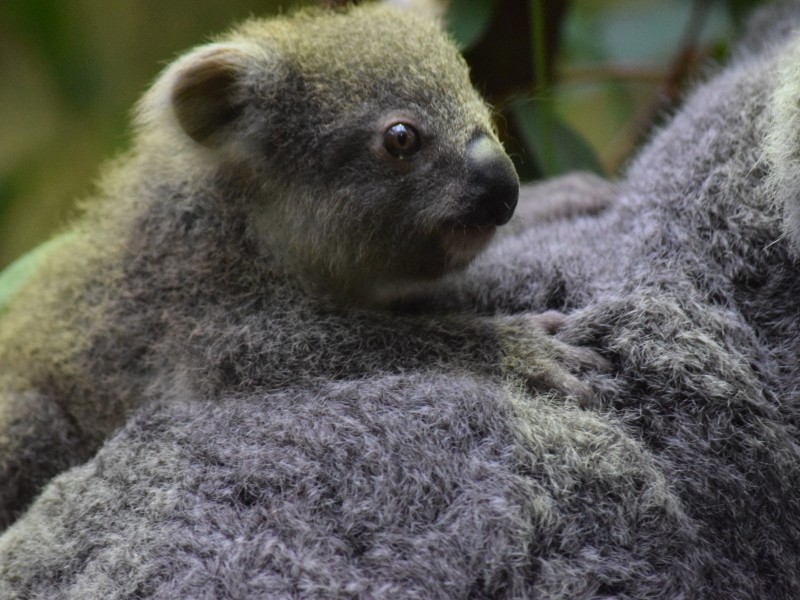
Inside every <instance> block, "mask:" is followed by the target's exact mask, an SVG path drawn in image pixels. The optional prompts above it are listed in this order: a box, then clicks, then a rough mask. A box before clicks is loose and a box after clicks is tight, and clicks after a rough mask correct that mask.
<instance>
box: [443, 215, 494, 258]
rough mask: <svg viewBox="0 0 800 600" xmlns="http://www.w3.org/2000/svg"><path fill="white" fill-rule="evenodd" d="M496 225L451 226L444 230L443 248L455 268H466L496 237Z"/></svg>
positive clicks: (457, 224) (456, 224) (455, 224)
mask: <svg viewBox="0 0 800 600" xmlns="http://www.w3.org/2000/svg"><path fill="white" fill-rule="evenodd" d="M496 229H497V227H496V226H494V225H483V226H478V225H462V224H460V223H454V224H451V225H449V226H447V227H445V228H443V230H442V247H443V249H444V251H445V252H446V254H447V258H448V261H449V262H450V264H451V265H452V266H453V267H455V268H460V267H464V266H466V265H467V264H469V262H470V261H471V260H472V259H473V258H475V257H476V256H477V255H478V254H479V253H480V252H481V251H482V250H483V249H484V248H485V247H486V246H487V244H488V243H489V242H490V241H491V239H492V237H493V236H494V233H495V230H496Z"/></svg>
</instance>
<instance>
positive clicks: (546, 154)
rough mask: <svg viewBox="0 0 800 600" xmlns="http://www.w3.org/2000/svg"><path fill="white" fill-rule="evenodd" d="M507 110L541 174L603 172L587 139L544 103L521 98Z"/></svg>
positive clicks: (551, 175)
mask: <svg viewBox="0 0 800 600" xmlns="http://www.w3.org/2000/svg"><path fill="white" fill-rule="evenodd" d="M508 111H509V113H510V116H511V119H512V120H513V122H514V124H515V125H516V128H517V131H518V132H519V134H520V135H521V136H522V142H523V144H524V146H525V150H526V151H527V153H528V155H529V156H531V157H533V159H534V160H535V161H536V163H537V165H538V166H539V170H540V171H541V173H542V175H544V176H545V177H553V176H555V175H560V174H563V173H567V172H569V171H577V170H582V171H594V172H595V173H601V174H602V172H603V170H602V167H601V166H600V162H599V161H598V160H597V156H595V153H594V152H593V151H592V149H591V148H590V147H589V145H588V144H587V143H586V141H585V140H584V139H583V138H582V137H581V136H580V135H578V134H577V133H576V132H575V131H574V130H573V129H572V128H571V127H570V126H569V125H567V124H566V123H565V122H564V121H563V120H561V119H560V118H558V116H557V115H556V114H554V113H553V111H552V110H551V109H550V108H549V107H548V106H547V105H546V104H544V103H543V102H533V101H531V100H529V99H526V98H521V99H518V100H515V101H513V102H512V103H511V104H510V105H509V107H508Z"/></svg>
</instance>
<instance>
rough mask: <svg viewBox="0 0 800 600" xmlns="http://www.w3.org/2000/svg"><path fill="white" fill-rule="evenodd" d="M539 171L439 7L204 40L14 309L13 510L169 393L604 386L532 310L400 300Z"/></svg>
mask: <svg viewBox="0 0 800 600" xmlns="http://www.w3.org/2000/svg"><path fill="white" fill-rule="evenodd" d="M517 192H518V180H517V176H516V174H515V172H514V170H513V167H512V165H511V162H510V160H509V158H508V157H507V156H506V154H505V152H504V151H503V149H502V147H501V146H500V144H499V142H498V141H497V138H496V136H495V134H494V131H493V129H492V124H491V121H490V115H489V111H488V109H487V107H486V106H485V104H484V103H483V101H482V100H481V99H480V97H479V96H478V94H477V93H476V92H475V91H474V89H473V88H472V86H471V85H470V82H469V76H468V72H467V68H466V66H465V63H464V61H463V60H462V59H461V57H460V56H459V55H458V52H457V50H456V49H455V47H454V46H453V44H452V43H451V42H450V41H449V40H448V39H447V38H446V36H445V35H444V34H443V33H442V32H441V31H440V30H439V29H438V27H437V26H436V25H435V24H433V23H430V22H427V21H425V20H422V19H417V18H414V17H411V16H409V15H407V14H404V13H399V12H396V11H394V10H392V9H389V8H387V7H383V6H379V5H373V6H363V7H351V8H348V9H345V10H342V11H337V12H324V11H309V12H300V13H297V14H295V15H293V16H290V17H281V18H276V19H273V20H266V21H252V22H250V23H247V24H245V25H243V26H242V27H240V28H239V29H236V30H234V31H233V32H231V33H230V34H228V35H227V36H225V37H223V38H220V39H219V40H218V41H217V42H215V43H212V44H209V45H206V46H202V47H199V48H197V49H196V50H194V51H191V52H189V53H188V54H186V55H185V56H183V57H182V58H180V59H179V60H177V61H176V62H175V63H174V64H173V65H171V66H170V67H169V68H168V69H167V70H166V71H165V72H164V74H163V75H162V76H161V77H160V78H159V79H158V81H157V82H156V84H155V85H154V86H153V88H152V89H151V90H150V91H149V92H148V94H147V95H146V96H145V98H144V99H143V101H142V102H141V104H140V106H139V110H138V113H137V127H136V132H135V138H134V144H133V149H132V150H131V152H130V153H129V154H128V155H127V156H124V157H123V158H122V159H121V160H120V161H118V163H117V164H116V165H115V166H114V167H113V168H112V169H111V170H109V171H108V172H107V173H106V175H105V177H104V178H103V180H102V182H101V184H100V191H99V194H98V196H99V197H98V198H97V199H96V200H95V201H93V202H92V203H90V204H89V205H88V208H87V214H86V216H85V217H84V218H82V219H81V220H79V221H78V222H77V223H76V224H75V225H73V227H72V228H71V229H70V230H69V231H68V232H67V233H65V234H64V236H63V238H62V241H61V243H60V246H57V247H56V251H54V252H51V253H50V255H49V256H48V257H47V258H46V259H45V260H44V261H43V263H42V265H41V267H40V268H39V269H38V270H37V272H36V273H35V274H34V275H33V276H32V277H31V279H30V281H29V282H28V283H27V285H26V286H25V287H24V288H23V289H21V290H20V291H19V293H18V294H17V295H16V296H15V297H14V298H13V299H12V301H11V304H10V306H9V307H8V309H7V310H6V311H5V312H4V313H3V315H2V317H1V319H2V320H0V365H2V366H1V367H0V482H2V485H1V486H0V525H2V524H4V523H7V522H9V521H10V520H11V519H13V517H14V515H15V514H16V512H17V511H18V510H19V509H20V508H21V507H23V506H24V505H25V503H26V502H28V500H29V499H30V498H31V496H32V495H33V494H34V493H35V492H36V490H37V489H38V487H39V486H40V485H41V484H42V483H43V482H45V481H46V480H47V479H48V478H49V477H51V476H52V475H53V474H54V473H56V472H58V471H60V470H62V469H63V468H65V467H67V466H69V465H72V464H76V463H78V462H82V461H83V460H85V459H86V458H87V457H89V456H91V454H92V453H93V452H94V451H95V449H96V448H97V447H98V445H99V444H100V443H101V441H102V440H103V439H104V438H105V437H106V436H107V435H108V434H109V432H111V431H112V430H113V429H115V428H116V427H118V426H119V425H120V424H121V423H122V422H123V421H124V419H125V416H126V415H127V413H128V412H129V411H130V410H131V409H133V408H135V407H137V406H140V405H141V404H143V403H145V402H146V401H147V400H148V399H151V398H157V399H163V398H168V397H173V396H175V395H178V396H180V397H192V398H196V399H198V400H200V399H213V398H216V397H220V396H221V395H223V394H225V395H230V394H233V395H237V394H248V395H250V394H253V393H257V392H259V391H264V390H275V389H281V388H283V387H285V386H287V385H292V386H294V385H303V384H306V383H308V382H313V381H316V380H330V379H340V380H341V379H348V378H363V377H366V376H369V375H374V374H391V373H404V372H408V371H429V370H434V371H436V370H445V371H447V372H452V371H453V370H467V371H472V372H475V373H480V374H484V375H488V376H490V377H493V378H498V377H502V376H503V375H504V374H505V373H507V372H514V373H518V374H520V375H521V376H522V378H523V379H524V380H526V381H527V382H528V383H531V384H533V386H534V387H541V388H544V389H547V390H549V389H552V388H555V389H558V390H561V391H564V392H565V393H566V394H568V395H580V394H583V393H585V391H586V389H585V388H584V387H583V386H582V385H581V384H580V383H579V382H578V381H577V380H576V379H575V378H574V377H573V376H572V375H570V374H569V373H568V372H567V371H565V370H563V369H561V368H559V367H556V365H555V363H554V362H553V361H552V360H551V358H552V357H553V356H555V355H561V354H564V352H565V353H566V354H564V356H566V355H568V354H570V351H569V350H567V349H566V347H562V346H560V345H558V344H556V342H554V341H552V340H551V339H550V338H548V337H547V336H546V335H545V334H544V333H540V332H538V331H536V327H535V323H533V322H532V321H530V320H525V319H523V320H516V321H514V322H513V323H511V322H510V321H508V320H503V319H487V318H482V319H481V318H477V317H474V316H473V317H471V318H469V317H459V318H438V317H437V318H432V317H431V318H426V317H413V316H404V315H400V314H392V313H390V312H388V311H387V310H383V309H382V308H383V306H382V305H385V304H387V303H390V302H392V300H393V299H395V298H397V297H402V296H403V295H404V294H406V293H409V290H414V289H415V288H417V287H419V286H423V285H425V284H427V283H429V282H431V281H432V280H435V279H436V278H438V277H439V276H440V275H442V274H444V273H446V272H450V271H453V270H458V269H460V268H462V267H464V266H465V265H466V264H467V263H469V262H470V261H471V260H472V258H473V257H474V256H475V255H476V254H477V253H478V252H479V251H480V250H481V249H482V248H483V247H484V246H485V245H486V244H487V243H488V241H489V240H490V238H491V237H492V234H493V233H494V231H495V229H496V227H498V226H500V225H502V224H504V223H505V222H507V221H508V220H509V219H510V218H511V215H512V213H513V210H514V207H515V204H516V200H517ZM532 324H533V325H534V327H531V325H532ZM510 325H519V326H510ZM562 351H563V352H562ZM572 357H573V358H575V359H576V360H577V362H579V363H580V362H582V360H583V359H582V355H580V354H573V355H572Z"/></svg>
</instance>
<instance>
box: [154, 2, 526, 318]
mask: <svg viewBox="0 0 800 600" xmlns="http://www.w3.org/2000/svg"><path fill="white" fill-rule="evenodd" d="M143 107H144V113H145V119H144V120H148V119H149V120H151V121H152V120H153V114H155V113H163V115H167V120H168V123H167V124H164V123H163V121H162V125H161V126H168V127H172V128H173V130H174V131H176V132H177V135H174V136H172V137H173V138H176V141H175V142H174V143H176V144H177V146H180V148H178V147H177V146H176V149H175V150H174V152H175V153H186V152H189V153H193V154H196V155H198V156H204V157H205V159H199V160H206V163H205V164H206V165H208V164H211V165H214V166H216V168H217V170H218V171H219V170H223V171H225V170H227V171H228V172H231V173H233V172H235V173H236V174H237V175H236V176H237V177H238V178H239V180H238V182H237V183H235V184H233V185H232V184H231V182H230V181H228V183H227V184H226V189H227V191H226V192H225V195H226V196H233V197H234V198H233V199H230V198H229V200H230V201H240V202H241V201H243V202H244V203H245V205H246V207H247V210H248V211H249V212H248V214H249V215H250V216H249V217H248V218H250V220H251V222H252V225H253V227H252V232H253V233H254V235H255V236H256V238H257V240H258V243H259V244H260V245H261V247H262V249H263V251H264V253H265V254H269V256H271V257H276V258H278V259H279V260H281V261H282V262H283V263H284V264H285V265H286V266H287V267H289V268H291V269H294V270H295V272H297V273H298V275H300V277H301V278H302V279H304V280H305V281H308V282H311V283H313V284H314V285H316V286H318V287H321V288H323V289H325V290H327V291H328V292H333V293H334V294H336V295H338V296H340V297H345V298H347V299H355V300H361V301H364V302H374V301H376V298H378V297H381V296H382V295H385V293H386V292H385V290H386V289H402V287H403V286H404V285H405V284H413V283H415V282H419V281H423V280H430V279H433V278H436V277H438V276H440V275H442V274H444V273H446V272H448V271H451V270H454V269H459V268H462V267H464V266H465V265H466V264H468V263H469V262H470V260H471V259H472V258H473V257H474V256H475V255H476V254H477V253H478V252H480V251H481V250H482V249H483V248H484V247H485V246H486V244H487V243H488V241H489V239H490V238H491V236H492V234H493V232H494V231H495V228H496V227H497V226H499V225H503V224H504V223H506V222H507V221H508V220H509V219H510V218H511V215H512V213H513V211H514V208H515V205H516V202H517V194H518V190H519V180H518V178H517V175H516V173H515V171H514V168H513V165H512V163H511V161H510V159H509V158H508V156H507V155H506V153H505V152H504V150H503V148H502V146H501V145H500V143H499V142H498V140H497V137H496V135H495V133H494V130H493V126H492V123H491V120H490V114H489V111H488V109H487V107H486V105H485V104H484V102H483V101H482V100H481V98H480V97H479V95H478V94H477V93H476V92H475V90H474V89H473V87H472V85H471V84H470V80H469V73H468V69H467V66H466V64H465V62H464V61H463V59H462V58H461V56H460V55H459V53H458V51H457V49H456V48H455V47H454V45H453V44H452V43H451V41H450V40H449V39H448V38H447V36H446V35H445V34H444V33H443V32H442V31H441V30H440V28H439V27H438V26H437V24H435V23H433V22H431V21H429V20H425V19H421V18H417V17H414V16H412V15H410V14H407V13H404V12H400V11H397V10H396V9H392V8H389V7H386V6H382V5H365V6H358V7H349V8H347V9H344V10H341V11H305V12H299V13H297V14H295V15H293V16H289V17H279V18H276V19H270V20H263V21H251V22H249V23H246V24H245V25H244V26H242V27H240V28H239V29H236V30H234V31H233V32H232V33H231V34H229V35H228V36H226V37H224V38H222V39H220V40H219V41H218V42H216V43H213V44H209V45H207V46H203V47H200V48H198V49H195V50H194V51H192V52H190V53H189V54H187V55H186V56H184V57H182V58H181V59H179V60H178V61H177V62H176V63H175V64H174V65H172V66H171V67H170V68H169V69H168V70H167V71H166V73H165V74H164V75H163V76H162V77H161V79H160V81H159V82H158V83H157V84H156V86H155V87H154V89H153V91H151V93H150V95H149V97H146V99H145V101H144V104H143ZM162 137H163V136H162ZM209 160H210V161H211V163H208V162H207V161H209ZM218 175H219V173H218ZM217 180H220V178H219V177H217ZM233 188H239V189H236V190H234V189H233ZM234 191H235V192H236V193H233V192H234ZM223 199H224V198H223Z"/></svg>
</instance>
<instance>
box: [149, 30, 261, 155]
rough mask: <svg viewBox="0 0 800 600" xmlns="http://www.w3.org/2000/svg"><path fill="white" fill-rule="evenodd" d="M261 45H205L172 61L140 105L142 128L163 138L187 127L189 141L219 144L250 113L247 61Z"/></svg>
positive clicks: (250, 59) (216, 146)
mask: <svg viewBox="0 0 800 600" xmlns="http://www.w3.org/2000/svg"><path fill="white" fill-rule="evenodd" d="M257 52H258V51H257V49H256V48H249V47H247V45H246V44H243V43H238V42H236V43H234V42H219V43H212V44H206V45H204V46H200V47H198V48H196V49H195V50H193V51H192V52H189V53H188V54H186V55H185V56H182V57H181V58H179V59H178V60H177V61H175V62H174V63H173V64H171V65H170V66H169V67H168V68H167V69H166V70H165V71H164V72H163V73H162V74H161V76H160V77H159V78H158V80H157V81H156V83H155V84H154V85H153V87H152V88H151V89H150V90H149V91H148V92H147V94H145V96H144V97H143V98H142V100H141V102H140V103H139V105H138V107H137V119H136V120H137V123H138V125H139V127H140V131H141V132H144V133H145V135H147V134H148V133H150V134H152V135H155V136H156V137H158V138H169V136H164V131H168V130H174V129H175V127H176V125H177V127H178V128H179V129H180V130H182V131H183V132H184V133H185V134H186V136H187V141H189V142H191V143H197V144H201V145H202V146H205V147H207V148H218V147H219V146H221V145H222V144H223V142H224V141H225V140H226V139H228V138H230V137H231V136H229V135H227V134H229V133H230V132H231V131H232V130H233V127H234V126H235V123H236V121H237V119H238V117H240V116H241V115H242V113H243V112H244V108H245V105H246V100H245V96H246V94H245V81H246V77H247V64H248V63H252V61H253V57H252V56H251V55H253V54H254V53H257Z"/></svg>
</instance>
